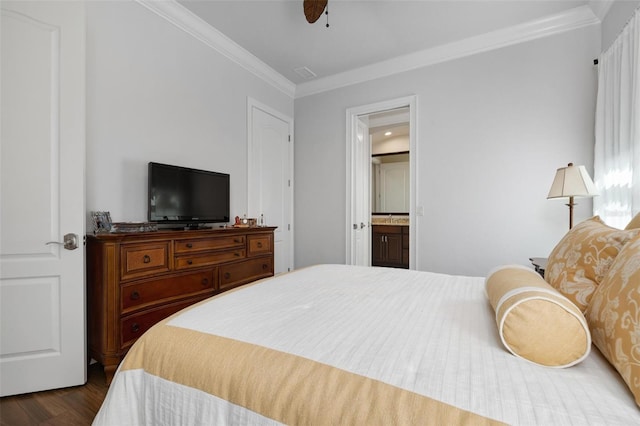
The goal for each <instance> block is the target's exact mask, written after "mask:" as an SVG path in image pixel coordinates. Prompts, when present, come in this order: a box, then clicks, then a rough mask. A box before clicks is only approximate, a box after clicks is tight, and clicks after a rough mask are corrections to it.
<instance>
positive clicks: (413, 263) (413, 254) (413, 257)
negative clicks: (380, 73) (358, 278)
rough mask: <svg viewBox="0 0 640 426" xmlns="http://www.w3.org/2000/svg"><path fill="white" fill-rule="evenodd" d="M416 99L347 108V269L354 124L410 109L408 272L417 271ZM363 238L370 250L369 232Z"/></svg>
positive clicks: (352, 203)
mask: <svg viewBox="0 0 640 426" xmlns="http://www.w3.org/2000/svg"><path fill="white" fill-rule="evenodd" d="M417 104H418V97H417V95H411V96H405V97H401V98H395V99H390V100H386V101H381V102H376V103H372V104H366V105H361V106H356V107H351V108H347V111H346V124H347V129H346V144H345V146H346V177H347V183H346V206H347V209H346V218H345V232H346V251H345V252H346V258H345V263H346V264H347V265H353V264H354V258H355V247H354V244H355V239H354V238H352V235H353V232H352V224H353V216H354V214H355V212H356V205H355V203H356V199H355V197H354V196H353V193H354V182H355V179H356V178H355V170H356V167H355V165H354V161H356V159H355V152H356V151H355V149H356V137H357V134H356V132H355V129H356V126H355V123H356V121H357V119H358V117H359V116H362V115H368V114H374V113H377V112H382V111H387V110H391V109H395V108H402V107H407V106H408V107H409V153H410V156H409V169H410V173H409V174H410V182H409V197H410V200H409V223H410V225H409V240H410V241H411V244H409V269H418V264H417V256H418V247H417V246H418V244H416V242H417V240H416V235H418V232H417V230H418V223H417V221H416V216H417V215H416V205H418V203H417V202H418V200H417V194H418V179H417V176H418V166H417V161H416V159H417V157H418V147H417V137H418V131H417V120H416V117H417ZM366 179H367V180H369V188H371V181H370V180H371V174H370V173H369V175H368V176H367V177H366ZM365 238H367V239H369V246H371V241H370V240H371V233H370V232H368V233H367V235H366V236H365Z"/></svg>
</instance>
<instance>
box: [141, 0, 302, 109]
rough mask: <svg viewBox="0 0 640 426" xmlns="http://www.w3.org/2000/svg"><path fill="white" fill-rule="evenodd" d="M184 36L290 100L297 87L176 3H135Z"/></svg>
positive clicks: (143, 0) (154, 0)
mask: <svg viewBox="0 0 640 426" xmlns="http://www.w3.org/2000/svg"><path fill="white" fill-rule="evenodd" d="M135 1H136V2H137V3H139V4H140V5H142V6H144V7H146V8H147V9H149V10H150V11H152V12H154V13H155V14H157V15H158V16H160V17H162V18H164V19H166V20H167V21H169V22H170V23H172V24H173V25H175V26H176V27H178V28H180V29H181V30H183V31H184V32H186V33H187V34H190V35H192V36H193V37H195V38H196V39H198V40H200V41H201V42H203V43H204V44H206V45H207V46H209V47H211V48H212V49H214V50H216V51H217V52H218V53H220V54H222V55H224V56H225V57H226V58H228V59H230V60H231V61H233V62H235V63H237V64H238V65H240V66H241V67H243V68H244V69H246V70H247V71H249V72H250V73H252V74H254V75H256V76H257V77H259V78H261V79H262V80H264V81H265V82H267V83H269V84H270V85H272V86H273V87H275V88H276V89H278V90H280V91H281V92H283V93H284V94H285V95H287V96H289V97H291V98H293V97H294V95H295V90H296V85H295V84H294V83H293V82H291V81H290V80H288V79H287V78H285V77H284V76H283V75H282V74H280V73H278V72H277V71H275V70H274V69H273V68H271V67H270V66H268V65H267V64H265V63H264V62H262V61H261V60H260V59H258V58H257V57H256V56H254V55H253V54H252V53H250V52H249V51H247V50H246V49H244V48H243V47H241V46H240V45H238V44H237V43H235V42H234V41H232V40H231V39H230V38H229V37H227V36H226V35H224V34H222V33H221V32H220V31H218V30H217V29H215V28H214V27H212V26H211V25H209V24H208V23H206V22H205V21H203V20H202V19H201V18H199V17H198V16H196V15H195V14H193V13H192V12H191V11H189V10H188V9H187V8H185V7H184V6H182V5H181V4H179V3H178V2H177V1H175V0H163V1H158V0H135Z"/></svg>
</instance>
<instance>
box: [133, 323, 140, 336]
mask: <svg viewBox="0 0 640 426" xmlns="http://www.w3.org/2000/svg"><path fill="white" fill-rule="evenodd" d="M131 331H132V332H134V333H137V332H138V331H140V324H138V323H137V322H134V323H133V324H131Z"/></svg>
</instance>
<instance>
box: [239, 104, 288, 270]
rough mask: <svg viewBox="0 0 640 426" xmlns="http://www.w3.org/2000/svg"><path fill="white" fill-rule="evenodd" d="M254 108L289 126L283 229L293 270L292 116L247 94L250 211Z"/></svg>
mask: <svg viewBox="0 0 640 426" xmlns="http://www.w3.org/2000/svg"><path fill="white" fill-rule="evenodd" d="M254 108H256V109H259V110H261V111H263V112H264V113H266V114H269V115H272V116H274V117H276V118H277V119H279V120H282V121H284V122H285V123H287V125H288V126H289V187H288V188H287V189H288V191H287V192H288V194H289V200H290V203H289V229H288V230H285V231H286V232H287V234H286V235H287V238H288V243H289V259H288V269H289V270H291V271H293V270H294V266H295V263H294V261H295V256H294V253H295V247H294V241H295V238H294V234H293V233H294V230H295V226H294V223H293V221H294V216H293V212H294V199H293V196H294V191H293V185H294V179H293V177H294V174H293V172H294V170H293V143H294V137H293V129H294V127H293V118H291V117H289V116H287V115H285V114H282V113H281V112H280V111H277V110H275V109H273V108H271V107H270V106H268V105H265V104H263V103H262V102H259V101H257V100H256V99H254V98H252V97H250V96H247V211H252V209H253V207H254V202H255V200H256V199H257V198H256V195H255V194H253V191H252V190H253V188H251V185H250V182H252V177H253V176H252V171H253V170H254V168H253V164H252V155H251V152H252V150H253V109H254Z"/></svg>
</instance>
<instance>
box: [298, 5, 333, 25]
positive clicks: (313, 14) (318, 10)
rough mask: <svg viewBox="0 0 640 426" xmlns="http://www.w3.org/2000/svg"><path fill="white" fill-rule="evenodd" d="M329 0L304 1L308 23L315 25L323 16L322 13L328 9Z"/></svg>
mask: <svg viewBox="0 0 640 426" xmlns="http://www.w3.org/2000/svg"><path fill="white" fill-rule="evenodd" d="M327 1H328V0H304V4H303V6H304V16H305V17H306V18H307V22H308V23H310V24H313V23H314V22H316V21H317V20H318V18H320V16H322V12H324V9H325V8H326V7H327Z"/></svg>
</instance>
